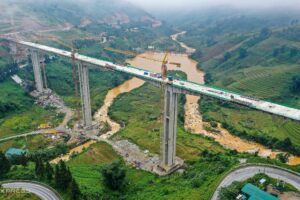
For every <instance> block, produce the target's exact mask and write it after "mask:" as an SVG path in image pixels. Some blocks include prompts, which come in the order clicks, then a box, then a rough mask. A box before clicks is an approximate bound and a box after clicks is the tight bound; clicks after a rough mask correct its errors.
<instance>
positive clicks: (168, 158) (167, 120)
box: [160, 85, 178, 172]
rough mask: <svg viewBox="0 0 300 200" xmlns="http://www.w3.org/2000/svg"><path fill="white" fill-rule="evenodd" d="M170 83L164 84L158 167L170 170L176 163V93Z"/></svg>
mask: <svg viewBox="0 0 300 200" xmlns="http://www.w3.org/2000/svg"><path fill="white" fill-rule="evenodd" d="M175 90H176V89H175V88H173V87H172V86H170V85H166V86H165V102H164V132H163V134H162V136H161V154H160V167H161V168H163V169H164V170H165V171H167V172H169V171H172V170H173V169H175V168H176V167H177V163H176V128H177V107H178V106H177V104H178V93H177V92H176V91H175Z"/></svg>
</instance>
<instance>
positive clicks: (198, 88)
mask: <svg viewBox="0 0 300 200" xmlns="http://www.w3.org/2000/svg"><path fill="white" fill-rule="evenodd" d="M14 42H17V43H19V44H22V45H25V46H27V47H30V48H34V49H38V50H41V51H45V52H48V53H54V54H58V55H61V56H65V57H69V58H71V52H69V51H65V50H60V49H57V48H53V47H48V46H45V45H40V44H36V43H31V42H25V41H14ZM75 58H76V60H79V61H82V62H86V63H90V64H93V65H96V66H101V67H107V66H110V67H112V68H113V69H114V70H116V71H120V72H124V73H127V74H131V75H133V76H136V77H139V78H142V79H144V80H149V81H152V82H157V83H164V82H165V83H166V82H167V80H162V79H161V78H158V77H152V76H150V75H149V73H146V74H145V72H147V71H145V70H143V69H138V68H135V67H130V66H120V65H116V64H114V63H112V62H108V61H104V60H100V59H95V58H91V57H88V56H84V55H80V54H78V53H76V54H75ZM171 84H172V85H173V86H174V87H175V88H178V89H179V90H180V91H182V92H183V93H187V94H194V95H206V96H210V97H213V98H218V99H222V100H226V101H230V102H234V103H237V104H242V105H245V106H248V107H251V108H255V109H257V110H261V111H264V112H268V113H271V114H275V115H280V116H283V117H286V118H290V119H294V120H297V121H300V110H299V109H295V108H291V107H288V106H283V105H279V104H275V103H271V102H267V101H263V100H259V99H257V98H252V97H248V96H243V95H241V94H237V93H234V92H230V91H225V90H222V89H217V88H214V87H209V86H206V85H201V84H197V83H193V82H189V81H182V80H174V81H173V82H172V83H171Z"/></svg>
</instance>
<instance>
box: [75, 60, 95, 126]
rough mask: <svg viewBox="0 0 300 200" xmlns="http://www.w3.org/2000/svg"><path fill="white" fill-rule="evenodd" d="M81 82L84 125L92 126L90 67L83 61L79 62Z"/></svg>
mask: <svg viewBox="0 0 300 200" xmlns="http://www.w3.org/2000/svg"><path fill="white" fill-rule="evenodd" d="M78 74H79V84H80V95H81V105H82V114H83V125H84V126H85V127H90V126H91V125H92V111H91V99H90V85H89V69H88V67H87V66H86V65H83V64H82V63H79V64H78Z"/></svg>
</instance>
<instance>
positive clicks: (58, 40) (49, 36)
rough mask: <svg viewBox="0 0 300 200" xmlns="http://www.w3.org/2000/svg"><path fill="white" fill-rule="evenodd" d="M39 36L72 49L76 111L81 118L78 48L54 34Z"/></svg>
mask: <svg viewBox="0 0 300 200" xmlns="http://www.w3.org/2000/svg"><path fill="white" fill-rule="evenodd" d="M37 37H38V38H45V39H48V40H51V41H54V42H56V43H58V44H60V45H62V46H63V47H66V48H68V49H70V50H71V53H72V54H71V57H72V59H71V62H72V74H73V83H74V96H75V100H76V102H77V106H76V113H77V117H78V119H79V118H80V111H79V107H80V105H79V101H78V98H79V92H78V80H77V68H76V59H75V54H76V53H77V52H78V49H76V48H74V46H73V44H72V45H69V44H67V43H66V42H63V41H61V40H60V39H59V38H57V37H55V36H53V35H37ZM44 76H45V75H44Z"/></svg>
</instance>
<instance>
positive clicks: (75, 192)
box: [71, 179, 81, 200]
mask: <svg viewBox="0 0 300 200" xmlns="http://www.w3.org/2000/svg"><path fill="white" fill-rule="evenodd" d="M80 195H81V192H80V189H79V187H78V184H77V182H76V181H75V179H72V182H71V200H78V199H79V198H80Z"/></svg>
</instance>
